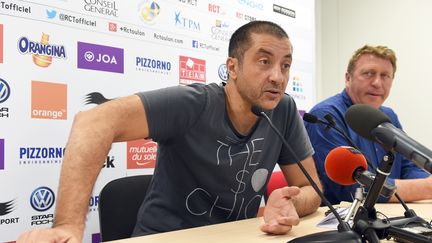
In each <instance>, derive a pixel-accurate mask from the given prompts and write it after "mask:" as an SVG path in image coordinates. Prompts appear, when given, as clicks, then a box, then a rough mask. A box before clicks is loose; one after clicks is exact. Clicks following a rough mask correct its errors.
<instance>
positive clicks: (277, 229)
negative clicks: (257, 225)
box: [261, 224, 292, 235]
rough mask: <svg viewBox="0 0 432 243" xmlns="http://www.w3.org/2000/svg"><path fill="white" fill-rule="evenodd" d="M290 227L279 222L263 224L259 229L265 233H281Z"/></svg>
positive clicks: (290, 227)
mask: <svg viewBox="0 0 432 243" xmlns="http://www.w3.org/2000/svg"><path fill="white" fill-rule="evenodd" d="M291 229H292V226H290V225H279V224H264V225H262V226H261V231H263V232H265V233H267V234H276V235H282V234H286V233H287V232H288V231H290V230H291Z"/></svg>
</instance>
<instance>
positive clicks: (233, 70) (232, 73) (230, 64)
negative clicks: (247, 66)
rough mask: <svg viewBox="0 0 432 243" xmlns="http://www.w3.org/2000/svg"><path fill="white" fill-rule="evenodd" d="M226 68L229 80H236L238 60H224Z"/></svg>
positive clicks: (229, 58)
mask: <svg viewBox="0 0 432 243" xmlns="http://www.w3.org/2000/svg"><path fill="white" fill-rule="evenodd" d="M226 67H227V72H228V74H229V78H230V79H232V80H236V79H237V72H238V59H237V58H234V57H228V58H227V60H226Z"/></svg>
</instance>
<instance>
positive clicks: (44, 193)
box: [30, 186, 55, 212]
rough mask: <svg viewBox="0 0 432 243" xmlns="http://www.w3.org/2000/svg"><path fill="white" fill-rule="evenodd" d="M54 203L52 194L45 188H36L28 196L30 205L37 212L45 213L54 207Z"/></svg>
mask: <svg viewBox="0 0 432 243" xmlns="http://www.w3.org/2000/svg"><path fill="white" fill-rule="evenodd" d="M54 202H55V195H54V192H53V191H52V190H51V189H50V188H48V187H46V186H41V187H39V188H37V189H36V190H34V191H33V193H32V194H31V196H30V205H31V206H32V208H33V209H34V210H36V211H39V212H43V211H47V210H48V209H50V208H51V207H52V206H53V205H54Z"/></svg>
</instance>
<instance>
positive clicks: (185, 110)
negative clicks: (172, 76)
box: [137, 85, 207, 142]
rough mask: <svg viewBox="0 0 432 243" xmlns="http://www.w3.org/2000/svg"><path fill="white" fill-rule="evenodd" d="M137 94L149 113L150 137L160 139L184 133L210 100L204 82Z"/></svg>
mask: <svg viewBox="0 0 432 243" xmlns="http://www.w3.org/2000/svg"><path fill="white" fill-rule="evenodd" d="M137 95H138V96H139V97H140V98H141V101H142V102H143V105H144V108H145V112H146V115H147V123H148V127H149V138H152V139H153V140H154V141H156V142H158V141H162V140H169V139H171V138H175V137H178V136H181V135H182V134H184V133H185V132H186V131H187V130H188V129H190V127H192V126H193V125H194V124H195V123H196V122H197V120H198V118H199V116H200V114H201V113H202V111H203V109H204V107H205V103H206V102H207V92H206V90H205V88H204V86H203V85H190V86H176V87H168V88H163V89H158V90H153V91H147V92H140V93H137Z"/></svg>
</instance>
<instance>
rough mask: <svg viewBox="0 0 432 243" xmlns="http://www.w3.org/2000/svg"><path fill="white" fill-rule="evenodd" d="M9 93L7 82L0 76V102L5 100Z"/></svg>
mask: <svg viewBox="0 0 432 243" xmlns="http://www.w3.org/2000/svg"><path fill="white" fill-rule="evenodd" d="M9 95H10V88H9V84H8V83H6V81H4V80H3V79H1V78H0V103H3V102H5V101H6V100H7V99H8V98H9Z"/></svg>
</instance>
